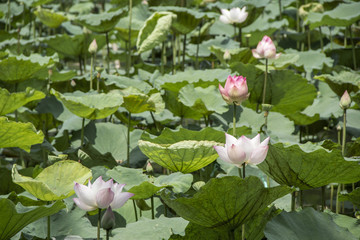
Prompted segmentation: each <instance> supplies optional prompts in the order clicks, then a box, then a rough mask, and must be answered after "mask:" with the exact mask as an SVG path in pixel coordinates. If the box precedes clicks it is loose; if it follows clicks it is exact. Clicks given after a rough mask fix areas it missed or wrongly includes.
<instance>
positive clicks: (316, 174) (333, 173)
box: [258, 143, 360, 190]
mask: <svg viewBox="0 0 360 240" xmlns="http://www.w3.org/2000/svg"><path fill="white" fill-rule="evenodd" d="M258 167H259V168H260V169H261V170H262V171H264V172H265V173H266V174H267V175H269V176H270V177H271V178H273V179H274V180H275V181H276V182H278V183H279V184H284V185H287V186H291V187H292V186H294V187H298V188H300V189H302V190H304V189H311V188H317V187H321V186H325V185H327V184H329V183H333V182H337V183H353V182H357V181H359V180H360V165H359V164H358V162H356V161H347V160H345V159H344V158H343V157H342V154H341V151H340V150H338V149H334V150H332V151H328V150H326V149H325V148H322V147H320V146H317V145H315V144H312V143H306V144H299V145H289V146H287V145H285V144H283V143H277V144H274V145H270V146H269V151H268V154H267V157H266V159H265V161H264V162H262V163H261V164H259V165H258Z"/></svg>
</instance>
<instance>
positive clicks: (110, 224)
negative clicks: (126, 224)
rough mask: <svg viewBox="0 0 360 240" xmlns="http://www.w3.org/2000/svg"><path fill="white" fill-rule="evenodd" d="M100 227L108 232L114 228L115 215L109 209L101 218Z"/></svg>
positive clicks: (109, 208)
mask: <svg viewBox="0 0 360 240" xmlns="http://www.w3.org/2000/svg"><path fill="white" fill-rule="evenodd" d="M101 227H102V228H103V229H105V230H110V229H113V228H114V227H115V215H114V212H113V211H112V209H111V207H108V208H107V209H106V211H105V213H104V215H103V216H102V218H101Z"/></svg>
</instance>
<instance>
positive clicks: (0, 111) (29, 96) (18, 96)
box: [0, 87, 45, 115]
mask: <svg viewBox="0 0 360 240" xmlns="http://www.w3.org/2000/svg"><path fill="white" fill-rule="evenodd" d="M44 97H45V94H44V93H43V92H40V91H37V90H35V89H32V88H30V87H27V88H26V90H25V92H17V93H9V91H8V90H7V89H5V88H0V106H2V107H0V115H6V114H8V113H12V112H13V111H15V110H16V109H18V108H19V107H21V106H24V105H25V104H27V103H28V102H31V101H34V100H39V99H42V98H44Z"/></svg>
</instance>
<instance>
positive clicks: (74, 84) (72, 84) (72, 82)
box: [70, 79, 76, 87]
mask: <svg viewBox="0 0 360 240" xmlns="http://www.w3.org/2000/svg"><path fill="white" fill-rule="evenodd" d="M70 85H71V86H72V87H75V86H76V82H75V80H74V79H72V80H71V82H70Z"/></svg>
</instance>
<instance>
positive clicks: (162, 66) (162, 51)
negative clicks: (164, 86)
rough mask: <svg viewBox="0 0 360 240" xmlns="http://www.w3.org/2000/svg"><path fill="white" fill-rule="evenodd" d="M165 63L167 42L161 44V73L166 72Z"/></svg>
mask: <svg viewBox="0 0 360 240" xmlns="http://www.w3.org/2000/svg"><path fill="white" fill-rule="evenodd" d="M165 64H166V46H165V42H163V43H162V45H161V74H164V73H165Z"/></svg>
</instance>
